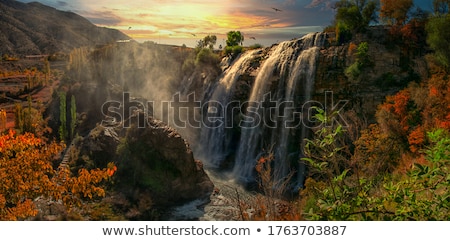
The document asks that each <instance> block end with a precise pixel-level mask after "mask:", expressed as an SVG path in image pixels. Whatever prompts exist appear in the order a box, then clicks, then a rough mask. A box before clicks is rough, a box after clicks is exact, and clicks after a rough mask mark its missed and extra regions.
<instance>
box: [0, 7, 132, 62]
mask: <svg viewBox="0 0 450 241" xmlns="http://www.w3.org/2000/svg"><path fill="white" fill-rule="evenodd" d="M126 39H130V37H128V36H127V35H125V34H124V33H122V32H120V31H118V30H115V29H109V28H104V27H97V26H95V25H94V24H92V23H91V22H89V21H88V20H87V19H85V18H83V17H81V16H79V15H77V14H75V13H73V12H65V11H60V10H57V9H55V8H53V7H49V6H46V5H43V4H41V3H37V2H32V3H22V2H18V1H14V0H0V54H1V55H3V54H10V55H11V54H13V55H32V54H52V53H56V52H69V51H70V50H72V49H73V48H77V47H81V46H94V45H97V44H107V43H110V42H114V41H117V40H126Z"/></svg>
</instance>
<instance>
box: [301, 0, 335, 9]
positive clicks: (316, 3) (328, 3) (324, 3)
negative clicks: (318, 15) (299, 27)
mask: <svg viewBox="0 0 450 241" xmlns="http://www.w3.org/2000/svg"><path fill="white" fill-rule="evenodd" d="M336 2H337V1H336V0H312V2H311V3H310V4H308V5H307V6H306V7H305V8H317V7H320V8H321V9H322V10H326V9H332V7H333V6H334V4H335V3H336Z"/></svg>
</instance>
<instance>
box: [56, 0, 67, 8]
mask: <svg viewBox="0 0 450 241" xmlns="http://www.w3.org/2000/svg"><path fill="white" fill-rule="evenodd" d="M56 5H57V6H58V7H62V8H64V7H67V6H68V5H69V4H68V3H67V2H64V1H57V2H56Z"/></svg>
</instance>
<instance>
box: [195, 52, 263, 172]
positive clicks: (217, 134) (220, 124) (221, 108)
mask: <svg viewBox="0 0 450 241" xmlns="http://www.w3.org/2000/svg"><path fill="white" fill-rule="evenodd" d="M260 51H261V50H249V51H246V52H245V53H243V54H242V55H240V56H239V57H237V59H236V60H235V61H234V62H233V63H232V65H231V66H230V67H229V68H228V69H227V70H225V72H224V73H223V74H222V76H221V77H220V79H219V81H218V82H217V84H216V86H215V87H213V88H212V90H211V92H212V93H208V96H210V98H209V100H208V102H207V110H206V116H205V117H204V121H203V124H204V125H203V126H202V130H201V145H200V146H201V151H200V156H201V158H202V159H203V160H205V162H206V164H207V165H209V166H211V167H214V168H217V167H220V165H221V163H222V162H223V160H225V159H226V158H227V156H228V155H229V152H230V144H231V136H230V134H229V131H227V128H230V124H231V123H232V121H233V120H232V119H229V118H231V117H230V115H229V114H227V108H226V107H227V105H228V104H229V103H230V100H231V95H232V94H233V88H234V86H235V83H236V81H237V79H238V78H239V76H241V74H242V73H243V72H244V71H245V67H246V66H248V65H249V62H250V61H251V60H252V59H254V58H255V55H256V54H257V53H258V52H260Z"/></svg>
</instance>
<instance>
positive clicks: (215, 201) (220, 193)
mask: <svg viewBox="0 0 450 241" xmlns="http://www.w3.org/2000/svg"><path fill="white" fill-rule="evenodd" d="M205 171H206V172H207V174H208V176H209V178H210V179H211V181H212V182H213V183H214V186H215V188H214V192H213V194H212V195H211V196H210V200H201V199H197V200H194V201H191V202H189V203H186V204H184V205H181V206H178V207H175V208H173V209H172V210H170V211H169V212H168V213H167V215H166V217H164V220H168V221H188V220H190V221H194V220H195V221H233V220H241V219H240V212H239V208H238V205H237V204H238V198H239V200H241V201H246V200H249V199H251V198H252V196H253V195H254V194H253V193H252V192H250V191H248V190H245V189H244V188H243V187H242V186H241V185H239V184H237V183H236V182H235V181H234V180H232V179H230V178H229V177H228V175H227V174H222V173H217V172H215V171H211V170H205Z"/></svg>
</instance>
